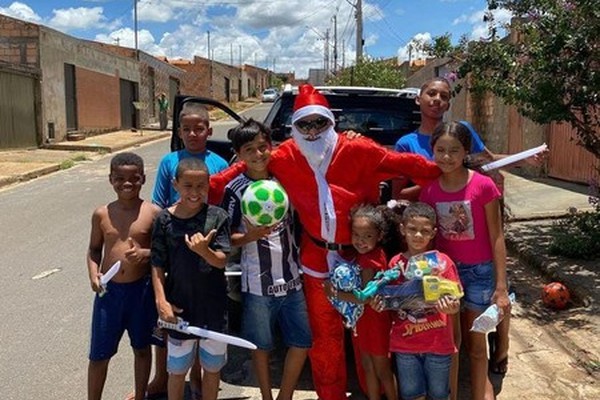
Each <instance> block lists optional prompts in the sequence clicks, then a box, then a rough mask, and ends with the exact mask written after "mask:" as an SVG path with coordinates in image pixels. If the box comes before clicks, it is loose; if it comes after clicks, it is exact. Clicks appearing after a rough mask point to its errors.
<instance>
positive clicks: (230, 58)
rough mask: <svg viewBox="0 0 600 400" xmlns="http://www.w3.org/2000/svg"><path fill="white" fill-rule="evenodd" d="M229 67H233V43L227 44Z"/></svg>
mask: <svg viewBox="0 0 600 400" xmlns="http://www.w3.org/2000/svg"><path fill="white" fill-rule="evenodd" d="M229 65H231V66H233V43H229Z"/></svg>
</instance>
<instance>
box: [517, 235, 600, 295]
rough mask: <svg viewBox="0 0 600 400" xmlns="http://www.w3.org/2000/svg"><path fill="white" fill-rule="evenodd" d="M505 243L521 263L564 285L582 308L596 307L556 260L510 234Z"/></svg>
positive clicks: (580, 286)
mask: <svg viewBox="0 0 600 400" xmlns="http://www.w3.org/2000/svg"><path fill="white" fill-rule="evenodd" d="M505 241H506V247H507V249H508V250H510V251H511V252H513V253H516V254H517V258H518V259H519V260H520V261H521V262H522V263H524V264H526V265H529V266H531V267H533V268H535V269H536V270H538V271H540V273H541V274H542V275H543V276H545V277H546V278H548V279H550V280H552V281H559V282H562V283H563V284H565V285H566V286H567V288H568V289H569V291H570V292H571V294H572V295H574V296H575V297H576V298H577V299H578V300H580V301H581V302H582V303H583V305H584V307H592V306H595V305H596V304H594V299H593V296H592V294H591V293H590V292H589V291H588V290H587V289H586V288H584V287H583V286H582V285H579V284H577V282H575V280H574V279H573V274H572V273H571V274H569V273H564V268H561V266H560V264H559V263H558V262H557V261H556V260H554V259H551V258H549V257H547V256H545V255H543V254H541V253H536V252H534V251H532V250H531V249H530V248H529V247H527V246H525V245H524V244H523V243H524V242H523V241H519V240H518V238H516V237H514V235H513V234H511V233H506V234H505Z"/></svg>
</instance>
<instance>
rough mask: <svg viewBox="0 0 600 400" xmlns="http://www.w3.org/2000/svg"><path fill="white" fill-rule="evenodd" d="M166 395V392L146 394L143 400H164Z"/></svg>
mask: <svg viewBox="0 0 600 400" xmlns="http://www.w3.org/2000/svg"><path fill="white" fill-rule="evenodd" d="M167 395H168V393H167V392H156V393H147V394H146V397H144V399H146V400H161V399H166V398H167Z"/></svg>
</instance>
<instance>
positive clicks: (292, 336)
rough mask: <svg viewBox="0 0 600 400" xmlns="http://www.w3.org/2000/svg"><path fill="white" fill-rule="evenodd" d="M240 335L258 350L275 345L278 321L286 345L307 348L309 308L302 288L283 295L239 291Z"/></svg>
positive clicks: (308, 346) (308, 339)
mask: <svg viewBox="0 0 600 400" xmlns="http://www.w3.org/2000/svg"><path fill="white" fill-rule="evenodd" d="M242 304H243V305H242V307H243V311H242V337H243V338H244V339H246V340H249V341H251V342H252V343H254V344H255V345H256V346H257V347H258V348H259V349H261V350H267V351H269V350H273V348H274V347H275V345H274V340H273V331H274V330H275V323H276V322H277V323H279V326H280V328H281V333H282V336H283V341H284V343H285V345H286V346H288V347H299V348H303V349H308V348H310V347H311V346H312V335H311V332H310V326H309V325H308V311H307V308H306V300H305V299H304V292H303V291H302V290H297V291H291V292H288V293H287V294H286V295H285V296H258V295H254V294H250V293H242Z"/></svg>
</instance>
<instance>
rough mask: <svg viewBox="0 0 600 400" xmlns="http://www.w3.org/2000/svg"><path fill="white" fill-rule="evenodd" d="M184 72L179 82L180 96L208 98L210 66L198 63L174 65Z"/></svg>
mask: <svg viewBox="0 0 600 400" xmlns="http://www.w3.org/2000/svg"><path fill="white" fill-rule="evenodd" d="M175 65H176V66H177V67H178V68H181V69H182V70H184V71H185V74H184V76H183V78H182V80H181V88H180V90H181V94H185V95H189V96H201V97H210V65H208V64H200V63H195V62H194V63H192V62H188V63H181V62H178V63H177V64H175Z"/></svg>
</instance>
